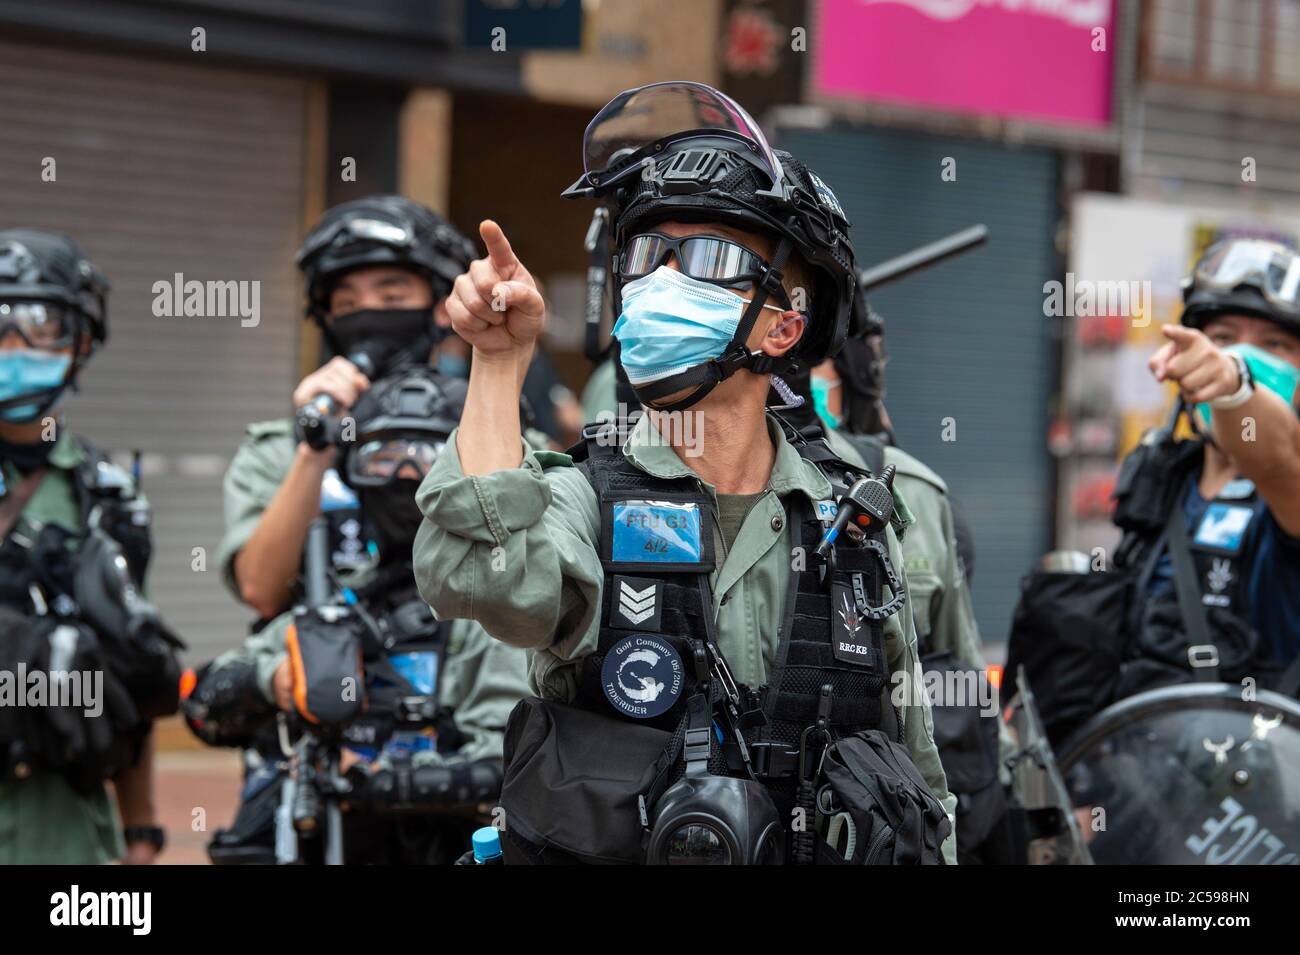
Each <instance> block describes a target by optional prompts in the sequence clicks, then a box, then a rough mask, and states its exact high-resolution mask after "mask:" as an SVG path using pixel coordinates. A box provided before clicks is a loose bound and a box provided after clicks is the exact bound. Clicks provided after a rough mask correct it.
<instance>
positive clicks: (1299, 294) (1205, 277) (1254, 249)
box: [1192, 239, 1300, 314]
mask: <svg viewBox="0 0 1300 955" xmlns="http://www.w3.org/2000/svg"><path fill="white" fill-rule="evenodd" d="M1240 285H1248V286H1250V287H1252V288H1254V289H1256V290H1257V291H1258V292H1259V293H1260V294H1261V295H1262V296H1263V297H1264V299H1265V300H1266V301H1267V302H1268V303H1269V304H1270V305H1273V306H1275V307H1276V308H1278V309H1281V310H1283V311H1286V312H1288V313H1290V314H1300V255H1297V254H1296V253H1295V251H1293V250H1292V249H1288V248H1287V247H1286V246H1284V245H1282V244H1281V243H1279V242H1272V241H1269V240H1267V239H1228V240H1226V241H1224V242H1220V243H1217V244H1216V245H1214V246H1212V247H1211V248H1210V250H1209V251H1208V252H1206V253H1205V255H1204V256H1202V257H1201V260H1200V261H1199V262H1197V263H1196V271H1195V272H1194V273H1193V275H1192V289H1193V290H1194V291H1201V290H1206V289H1208V290H1211V291H1219V292H1231V291H1232V290H1233V289H1235V288H1237V287H1238V286H1240Z"/></svg>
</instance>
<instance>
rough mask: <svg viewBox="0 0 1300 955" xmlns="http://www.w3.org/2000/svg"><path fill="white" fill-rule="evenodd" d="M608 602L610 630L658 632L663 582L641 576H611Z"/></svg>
mask: <svg viewBox="0 0 1300 955" xmlns="http://www.w3.org/2000/svg"><path fill="white" fill-rule="evenodd" d="M613 584H614V594H613V599H612V600H611V601H610V620H609V624H610V626H611V627H621V628H624V629H633V630H658V629H659V621H660V616H661V611H662V609H663V607H662V604H663V601H662V599H661V593H662V590H663V581H660V580H647V579H645V578H643V577H622V576H618V575H615V577H614V581H613Z"/></svg>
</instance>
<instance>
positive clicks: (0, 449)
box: [0, 438, 54, 474]
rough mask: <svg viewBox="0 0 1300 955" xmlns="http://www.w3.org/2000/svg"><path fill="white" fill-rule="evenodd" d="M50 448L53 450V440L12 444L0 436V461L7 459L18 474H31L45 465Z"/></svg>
mask: <svg viewBox="0 0 1300 955" xmlns="http://www.w3.org/2000/svg"><path fill="white" fill-rule="evenodd" d="M52 450H54V442H53V441H36V442H34V443H32V444H14V443H12V442H9V441H6V440H5V439H4V438H0V461H8V462H9V463H10V464H12V465H13V466H14V467H15V468H17V469H18V472H19V473H20V474H31V473H32V472H33V471H35V470H37V469H38V468H43V467H45V463H46V461H48V460H49V457H50V452H51V451H52Z"/></svg>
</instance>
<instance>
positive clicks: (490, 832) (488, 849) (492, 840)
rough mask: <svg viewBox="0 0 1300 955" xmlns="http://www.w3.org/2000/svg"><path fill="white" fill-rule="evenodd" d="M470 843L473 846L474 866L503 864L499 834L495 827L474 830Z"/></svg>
mask: <svg viewBox="0 0 1300 955" xmlns="http://www.w3.org/2000/svg"><path fill="white" fill-rule="evenodd" d="M470 842H471V843H472V844H473V846H474V864H475V865H502V864H504V862H505V859H504V857H503V856H502V855H501V833H499V832H497V830H496V827H495V826H484V827H483V828H482V829H476V830H474V835H473V836H472V837H471V839H470Z"/></svg>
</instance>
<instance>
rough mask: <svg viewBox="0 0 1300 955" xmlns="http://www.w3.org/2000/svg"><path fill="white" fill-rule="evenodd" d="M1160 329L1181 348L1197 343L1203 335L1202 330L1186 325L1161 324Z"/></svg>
mask: <svg viewBox="0 0 1300 955" xmlns="http://www.w3.org/2000/svg"><path fill="white" fill-rule="evenodd" d="M1160 331H1161V332H1162V333H1163V334H1164V336H1165V338H1167V339H1169V340H1170V341H1171V342H1173V343H1174V344H1175V345H1176V346H1177V347H1178V348H1179V350H1182V349H1184V348H1187V347H1188V346H1189V345H1193V344H1195V343H1196V339H1197V338H1199V337H1200V335H1201V332H1199V331H1198V330H1197V329H1195V328H1188V327H1187V326H1186V325H1164V326H1161V328H1160Z"/></svg>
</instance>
